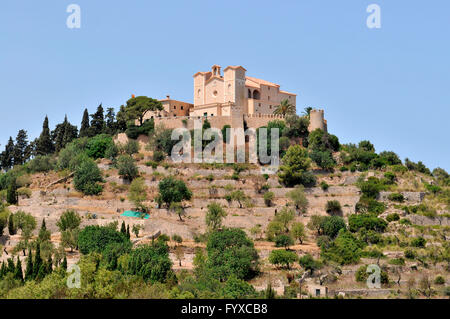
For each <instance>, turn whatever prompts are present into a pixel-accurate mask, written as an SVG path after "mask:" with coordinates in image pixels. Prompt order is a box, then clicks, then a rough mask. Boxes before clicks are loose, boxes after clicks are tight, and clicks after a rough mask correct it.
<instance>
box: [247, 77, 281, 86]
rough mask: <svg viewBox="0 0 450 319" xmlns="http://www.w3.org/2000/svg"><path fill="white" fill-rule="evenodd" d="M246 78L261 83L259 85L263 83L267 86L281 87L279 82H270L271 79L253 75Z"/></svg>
mask: <svg viewBox="0 0 450 319" xmlns="http://www.w3.org/2000/svg"><path fill="white" fill-rule="evenodd" d="M245 78H246V80H250V81H252V82H255V83H257V84H259V85H261V84H262V85H267V86H273V87H280V86H279V85H278V84H275V83H272V82H269V81H266V80H261V79H257V78H254V77H251V76H246V77H245Z"/></svg>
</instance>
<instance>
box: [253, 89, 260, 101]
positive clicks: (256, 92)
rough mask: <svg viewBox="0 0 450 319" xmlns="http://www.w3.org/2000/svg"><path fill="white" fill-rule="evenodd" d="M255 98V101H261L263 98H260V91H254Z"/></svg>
mask: <svg viewBox="0 0 450 319" xmlns="http://www.w3.org/2000/svg"><path fill="white" fill-rule="evenodd" d="M253 98H254V99H255V100H259V99H260V98H261V96H260V94H259V91H258V90H254V91H253Z"/></svg>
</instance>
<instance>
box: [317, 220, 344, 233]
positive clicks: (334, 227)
mask: <svg viewBox="0 0 450 319" xmlns="http://www.w3.org/2000/svg"><path fill="white" fill-rule="evenodd" d="M320 228H321V229H322V234H323V235H325V236H328V237H330V238H335V237H336V236H337V235H338V233H339V231H340V230H341V229H346V226H345V221H344V219H343V218H342V217H339V216H327V217H324V218H323V219H322V221H321V224H320Z"/></svg>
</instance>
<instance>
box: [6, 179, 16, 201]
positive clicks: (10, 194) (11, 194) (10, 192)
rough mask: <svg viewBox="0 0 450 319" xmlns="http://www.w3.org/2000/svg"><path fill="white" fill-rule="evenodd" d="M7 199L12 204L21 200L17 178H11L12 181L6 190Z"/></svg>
mask: <svg viewBox="0 0 450 319" xmlns="http://www.w3.org/2000/svg"><path fill="white" fill-rule="evenodd" d="M6 201H7V202H8V204H11V205H16V204H17V203H18V202H19V195H18V194H17V185H16V179H15V178H13V179H12V180H11V183H10V184H9V185H8V189H7V190H6Z"/></svg>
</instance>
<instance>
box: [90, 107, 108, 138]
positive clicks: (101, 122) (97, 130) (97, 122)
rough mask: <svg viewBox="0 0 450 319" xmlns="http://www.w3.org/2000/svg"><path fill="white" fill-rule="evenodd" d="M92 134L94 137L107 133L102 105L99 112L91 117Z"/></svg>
mask: <svg viewBox="0 0 450 319" xmlns="http://www.w3.org/2000/svg"><path fill="white" fill-rule="evenodd" d="M91 118H92V119H91V132H92V136H95V135H98V134H102V133H104V132H105V127H106V126H105V118H104V116H103V106H102V105H101V104H100V105H99V106H98V108H97V112H95V113H94V114H92V115H91Z"/></svg>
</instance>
